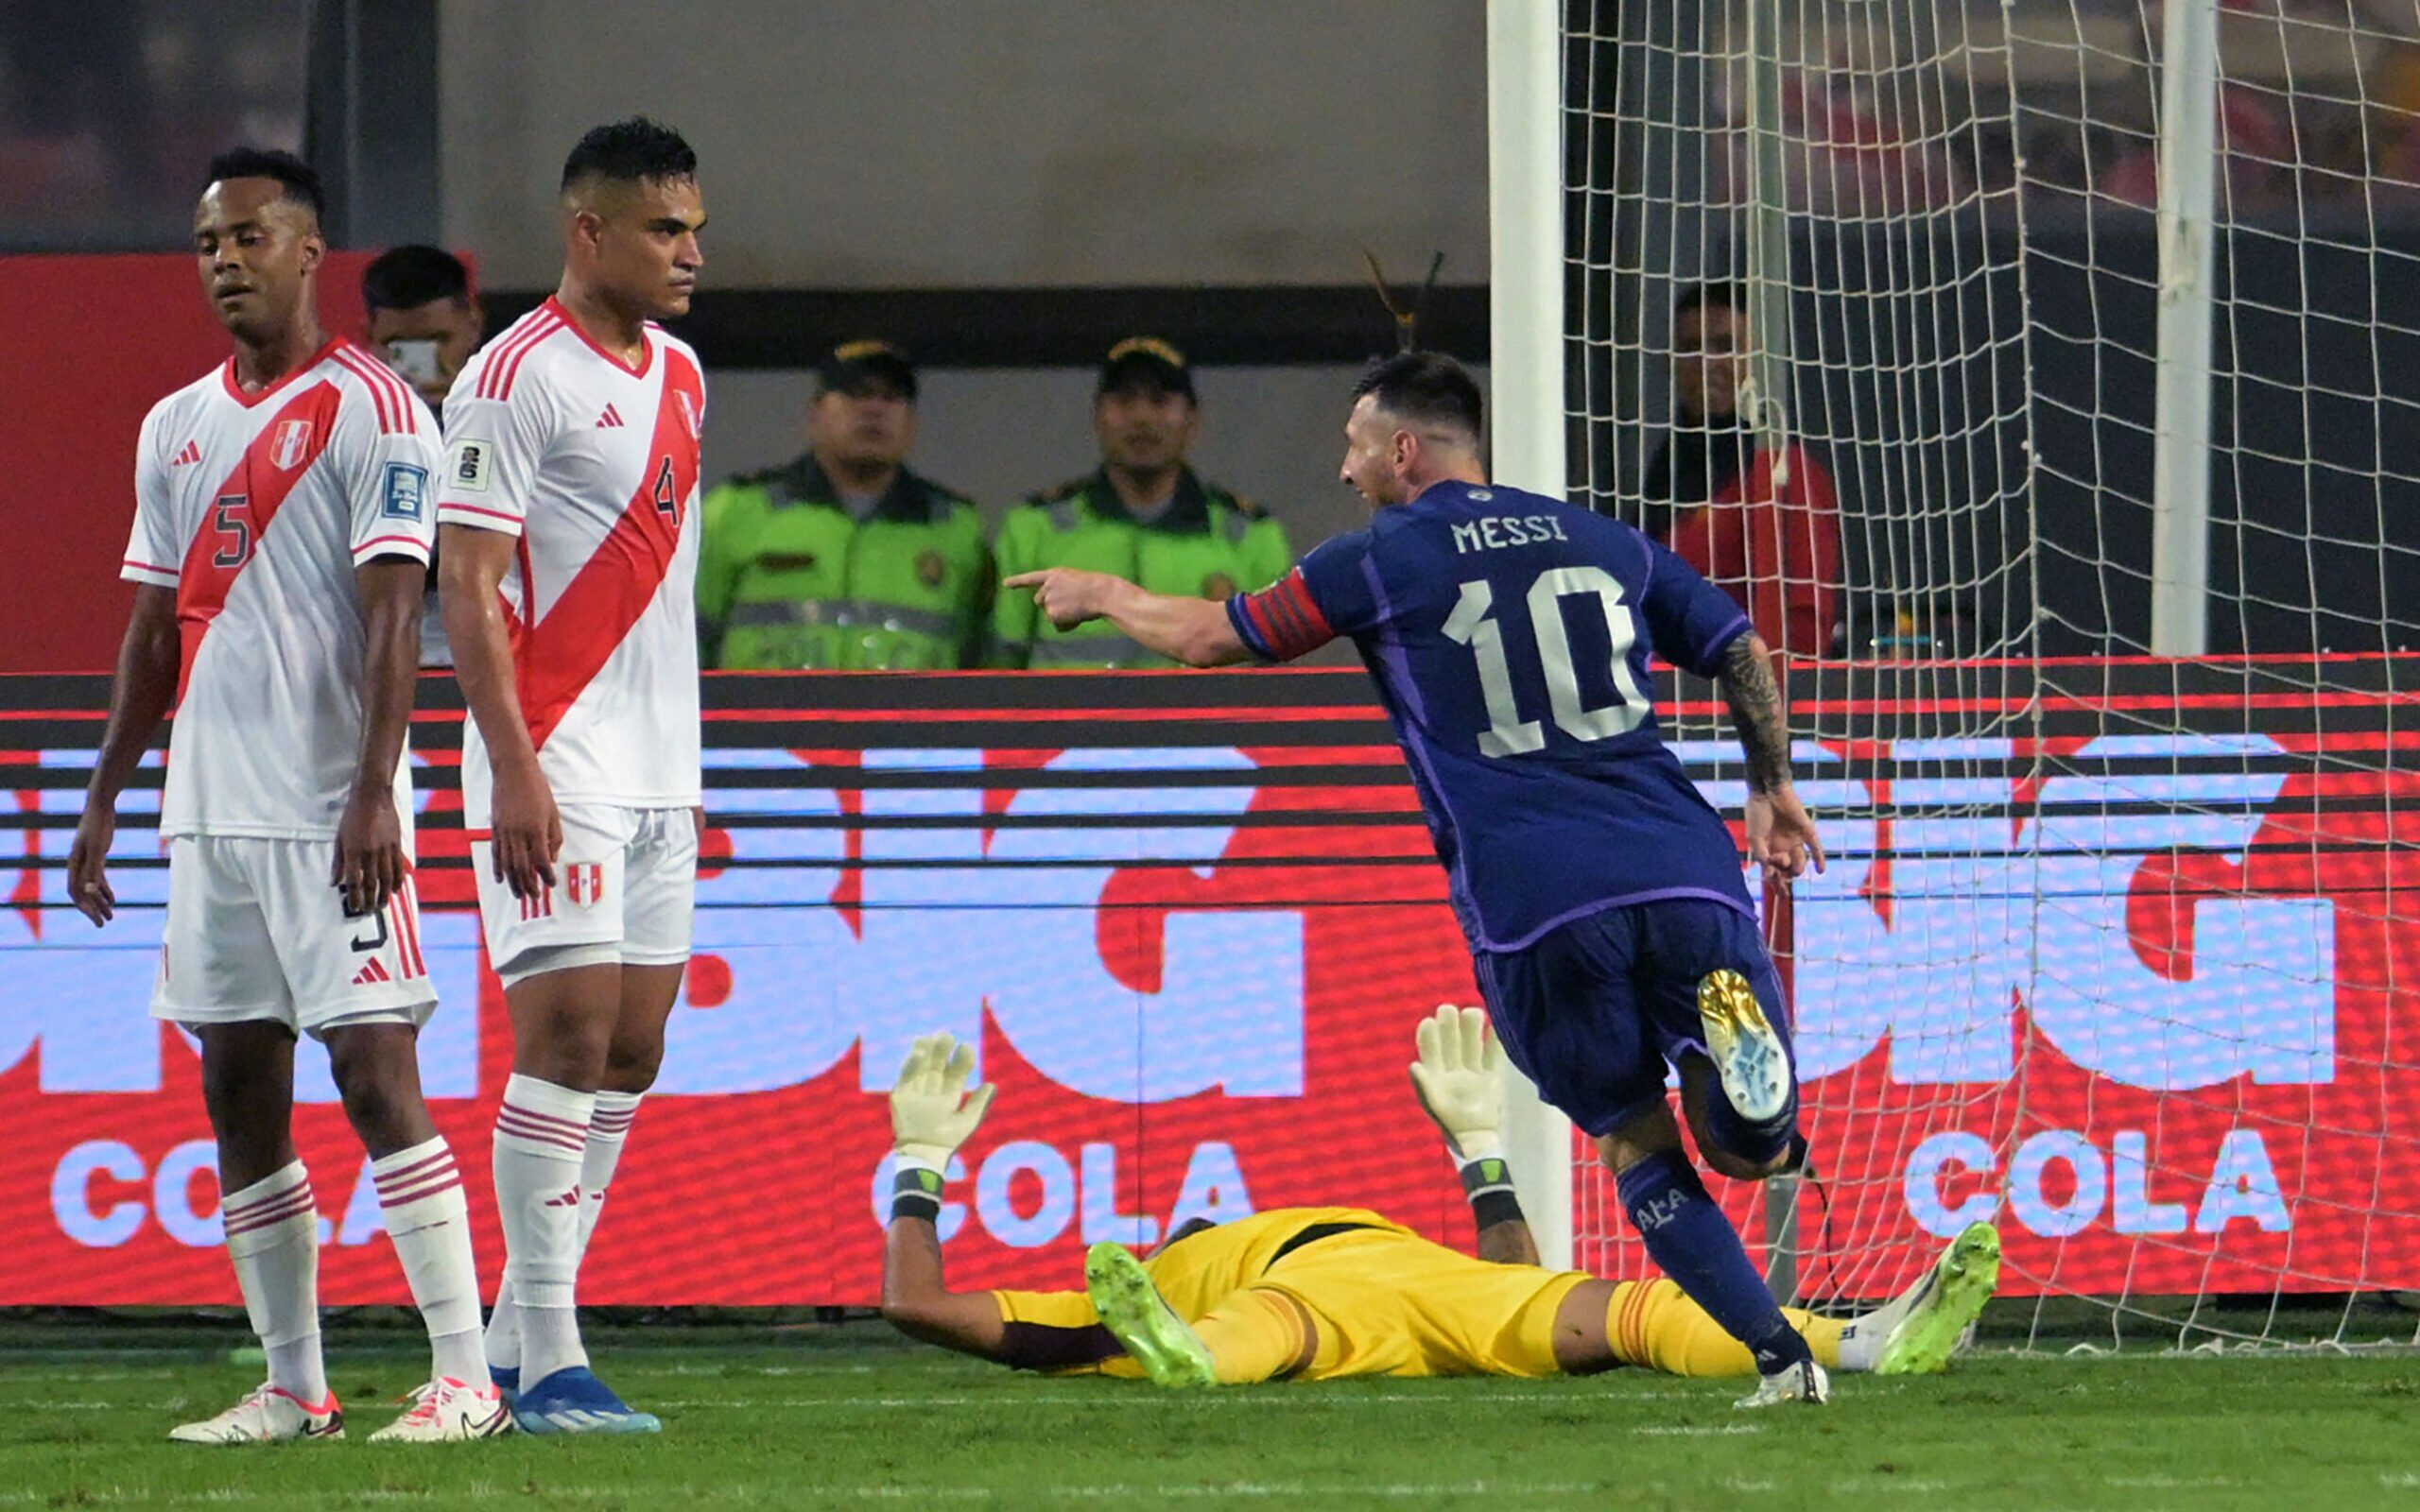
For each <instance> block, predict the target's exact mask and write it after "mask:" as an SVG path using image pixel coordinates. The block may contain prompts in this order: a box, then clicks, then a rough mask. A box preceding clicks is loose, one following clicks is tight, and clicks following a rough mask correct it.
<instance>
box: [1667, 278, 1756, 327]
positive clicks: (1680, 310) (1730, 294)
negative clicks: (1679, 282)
mask: <svg viewBox="0 0 2420 1512" xmlns="http://www.w3.org/2000/svg"><path fill="white" fill-rule="evenodd" d="M1710 304H1711V305H1716V306H1719V307H1720V308H1722V309H1725V310H1729V311H1730V312H1731V313H1732V314H1734V315H1746V314H1747V313H1748V286H1747V285H1746V284H1744V283H1740V282H1739V281H1738V280H1737V279H1728V278H1723V279H1716V280H1714V281H1713V282H1711V283H1696V284H1692V285H1690V286H1689V287H1688V288H1685V289H1683V290H1682V291H1681V297H1680V298H1679V299H1677V300H1674V301H1672V323H1673V324H1674V325H1679V324H1680V323H1681V317H1683V316H1685V315H1697V314H1699V313H1701V312H1703V310H1704V309H1705V307H1706V306H1707V305H1710Z"/></svg>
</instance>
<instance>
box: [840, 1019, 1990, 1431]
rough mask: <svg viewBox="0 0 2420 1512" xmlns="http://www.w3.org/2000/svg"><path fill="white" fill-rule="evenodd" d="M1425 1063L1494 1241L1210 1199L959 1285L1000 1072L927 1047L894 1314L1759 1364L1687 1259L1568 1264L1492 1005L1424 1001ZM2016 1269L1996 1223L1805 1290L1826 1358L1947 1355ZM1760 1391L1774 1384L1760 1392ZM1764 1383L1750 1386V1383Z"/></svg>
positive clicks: (1173, 1359) (960, 1335) (1695, 1364)
mask: <svg viewBox="0 0 2420 1512" xmlns="http://www.w3.org/2000/svg"><path fill="white" fill-rule="evenodd" d="M1418 1045H1421V1059H1418V1062H1416V1064H1413V1067H1410V1079H1413V1086H1416V1089H1418V1093H1421V1106H1423V1108H1426V1110H1427V1115H1430V1120H1435V1125H1438V1130H1440V1132H1444V1142H1447V1144H1449V1146H1452V1152H1455V1159H1457V1161H1460V1166H1461V1188H1464V1193H1466V1195H1469V1197H1471V1210H1474V1217H1477V1219H1478V1256H1481V1258H1477V1261H1474V1258H1471V1256H1464V1253H1460V1251H1449V1248H1444V1246H1440V1244H1430V1241H1427V1239H1421V1236H1418V1234H1413V1231H1410V1229H1406V1227H1401V1224H1394V1222H1389V1219H1384V1217H1379V1214H1374V1212H1367V1210H1360V1207H1275V1210H1268V1212H1256V1214H1252V1217H1246V1219H1236V1222H1229V1224H1213V1222H1207V1219H1198V1222H1193V1224H1185V1227H1184V1229H1179V1231H1176V1234H1171V1236H1168V1239H1167V1244H1162V1246H1159V1248H1157V1251H1154V1253H1152V1258H1150V1261H1137V1258H1135V1256H1132V1251H1128V1248H1125V1246H1118V1244H1097V1246H1092V1253H1089V1258H1086V1263H1084V1280H1086V1289H1084V1292H951V1289H949V1282H946V1280H943V1273H942V1239H939V1231H937V1229H934V1219H937V1214H939V1210H942V1200H939V1185H942V1178H939V1174H942V1171H943V1168H946V1166H949V1157H951V1154H954V1152H956V1149H959V1144H963V1142H965V1140H968V1137H971V1135H973V1132H976V1125H980V1123H982V1113H985V1110H987V1108H990V1103H993V1089H990V1086H985V1089H982V1091H977V1093H976V1096H968V1093H965V1084H968V1076H971V1074H973V1064H976V1057H973V1053H971V1050H968V1047H963V1045H959V1042H956V1040H954V1038H951V1036H946V1033H937V1036H925V1038H922V1040H917V1042H915V1047H912V1050H910V1053H908V1064H903V1067H900V1076H898V1084H895V1086H893V1089H890V1130H893V1135H895V1140H898V1149H895V1152H898V1168H900V1176H898V1183H895V1197H893V1205H890V1236H889V1246H886V1251H883V1316H886V1318H890V1323H893V1326H898V1331H900V1333H905V1335H910V1338H920V1340H925V1343H934V1345H942V1348H949V1349H960V1352H965V1355H980V1357H985V1360H997V1362H999V1365H1011V1366H1019V1369H1046V1372H1086V1374H1089V1372H1098V1374H1111V1377H1150V1379H1152V1382H1157V1383H1162V1386H1213V1383H1241V1382H1278V1379H1289V1382H1334V1379H1340V1377H1478V1374H1494V1377H1551V1374H1570V1377H1581V1374H1595V1372H1599V1369H1612V1366H1616V1365H1638V1366H1648V1369H1660V1372H1668V1374H1677V1377H1752V1374H1757V1365H1755V1360H1752V1357H1750V1352H1747V1345H1742V1343H1737V1340H1736V1338H1730V1335H1728V1333H1723V1328H1720V1326H1716V1321H1713V1318H1708V1316H1706V1314H1703V1312H1702V1309H1699V1306H1697V1304H1694V1301H1689V1299H1686V1297H1682V1292H1680V1287H1677V1284H1672V1282H1668V1280H1652V1282H1612V1280H1599V1278H1592V1275H1585V1273H1578V1270H1547V1267H1542V1265H1539V1263H1537V1246H1534V1244H1531V1239H1530V1224H1527V1222H1525V1219H1522V1212H1520V1202H1517V1200H1515V1197H1513V1180H1510V1171H1508V1168H1505V1161H1503V1142H1500V1135H1498V1130H1500V1127H1503V1123H1500V1113H1503V1108H1500V1091H1498V1089H1500V1067H1503V1050H1498V1047H1495V1042H1494V1040H1491V1038H1488V1033H1486V1014H1481V1011H1478V1009H1452V1006H1443V1009H1438V1011H1435V1016H1433V1019H1427V1021H1423V1023H1421V1033H1418ZM1997 1278H1999V1234H1997V1231H1994V1229H1992V1227H1989V1224H1975V1227H1970V1229H1967V1231H1965V1234H1961V1236H1958V1241H1955V1244H1950V1248H1948V1253H1944V1256H1941V1261H1939V1263H1936V1265H1933V1270H1931V1273H1927V1275H1924V1280H1919V1282H1917V1284H1914V1287H1910V1289H1907V1292H1902V1295H1900V1297H1897V1299H1893V1301H1890V1304H1888V1306H1880V1309H1876V1312H1871V1314H1861V1316H1857V1318H1820V1316H1812V1314H1801V1312H1796V1309H1793V1312H1790V1323H1796V1326H1798V1328H1801V1331H1803V1333H1806V1338H1807V1343H1810V1345H1812V1348H1815V1360H1818V1362H1820V1365H1824V1366H1827V1369H1846V1372H1878V1374H1924V1372H1936V1369H1944V1366H1945V1365H1948V1360H1950V1355H1953V1352H1955V1349H1958V1345H1961V1343H1962V1340H1965V1331H1967V1326H1970V1323H1972V1321H1975V1314H1979V1312H1982V1304H1984V1301H1987V1299H1989V1297H1992V1284H1994V1282H1997ZM1750 1400H1755V1399H1750ZM1742 1405H1747V1403H1742Z"/></svg>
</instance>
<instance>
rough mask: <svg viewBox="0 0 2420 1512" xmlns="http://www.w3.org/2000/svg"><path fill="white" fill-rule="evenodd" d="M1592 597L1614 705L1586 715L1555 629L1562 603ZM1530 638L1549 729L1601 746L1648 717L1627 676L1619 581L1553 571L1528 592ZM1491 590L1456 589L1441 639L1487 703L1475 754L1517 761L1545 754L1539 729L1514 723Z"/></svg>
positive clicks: (1627, 630)
mask: <svg viewBox="0 0 2420 1512" xmlns="http://www.w3.org/2000/svg"><path fill="white" fill-rule="evenodd" d="M1582 594H1588V595H1592V596H1593V597H1594V598H1595V599H1596V602H1597V605H1598V607H1599V609H1600V610H1603V612H1604V616H1605V634H1606V638H1607V639H1608V640H1609V641H1610V642H1611V643H1612V646H1613V666H1612V668H1611V671H1612V675H1613V682H1614V699H1613V701H1612V702H1611V703H1606V704H1600V705H1599V706H1597V707H1596V708H1593V709H1592V708H1590V707H1588V706H1587V705H1586V704H1585V703H1583V702H1582V698H1581V694H1580V674H1579V671H1578V669H1576V668H1575V667H1573V665H1572V664H1571V637H1570V635H1569V634H1568V633H1567V632H1566V631H1565V630H1564V624H1563V601H1564V599H1566V598H1573V597H1578V596H1580V595H1582ZM1528 596H1529V606H1530V634H1531V635H1532V637H1533V638H1534V639H1535V640H1536V642H1537V647H1538V670H1539V671H1540V672H1541V673H1542V674H1543V675H1544V677H1545V679H1546V684H1547V708H1548V710H1549V712H1550V713H1552V714H1553V715H1554V722H1555V728H1557V729H1559V730H1562V731H1563V732H1564V734H1566V735H1569V736H1570V737H1571V738H1572V739H1574V740H1609V739H1611V738H1612V737H1614V736H1616V735H1626V734H1628V733H1630V732H1631V731H1632V730H1636V729H1637V728H1638V727H1639V724H1640V722H1641V721H1643V720H1644V719H1646V717H1647V716H1648V714H1649V713H1651V712H1652V711H1653V709H1654V707H1655V706H1654V703H1653V701H1652V700H1651V699H1650V698H1649V697H1648V696H1647V695H1646V694H1645V693H1644V692H1642V691H1640V689H1639V686H1638V678H1637V675H1636V674H1634V672H1632V671H1631V665H1630V651H1631V646H1632V645H1633V644H1635V643H1636V641H1637V639H1638V636H1637V632H1636V630H1635V629H1634V627H1633V626H1632V624H1631V617H1630V613H1629V611H1628V610H1627V609H1626V608H1625V607H1624V605H1623V603H1622V585H1621V580H1620V579H1619V578H1617V577H1616V576H1614V575H1613V574H1611V573H1609V572H1606V571H1605V570H1604V569H1603V568H1601V567H1556V568H1552V569H1550V570H1548V571H1547V572H1543V573H1540V574H1539V575H1538V576H1537V578H1536V580H1535V581H1533V582H1531V583H1530V592H1529V595H1528ZM1444 630H1445V638H1446V639H1447V640H1450V641H1453V642H1456V643H1457V644H1462V645H1467V646H1469V647H1470V648H1471V654H1472V655H1473V656H1474V657H1475V658H1477V659H1478V687H1479V693H1480V695H1481V696H1483V697H1484V698H1485V699H1486V700H1487V720H1488V728H1487V729H1485V730H1481V731H1479V737H1478V748H1479V753H1480V754H1481V755H1485V756H1521V755H1526V754H1528V753H1529V752H1530V751H1535V750H1543V749H1545V748H1546V743H1547V735H1546V729H1545V727H1544V726H1543V725H1541V724H1540V723H1539V722H1538V721H1537V720H1535V719H1524V718H1522V717H1521V705H1520V701H1519V700H1518V699H1517V698H1515V697H1514V696H1513V665H1512V662H1511V660H1510V659H1509V658H1508V657H1507V656H1506V654H1505V650H1504V627H1503V626H1501V625H1499V624H1497V623H1496V621H1495V586H1494V585H1493V584H1491V583H1489V582H1488V581H1487V579H1485V578H1483V577H1482V578H1478V579H1477V580H1475V581H1472V582H1467V583H1464V584H1463V585H1462V593H1461V600H1460V601H1459V602H1457V603H1456V604H1455V605H1454V612H1453V613H1451V614H1449V615H1447V616H1446V617H1445V625H1444Z"/></svg>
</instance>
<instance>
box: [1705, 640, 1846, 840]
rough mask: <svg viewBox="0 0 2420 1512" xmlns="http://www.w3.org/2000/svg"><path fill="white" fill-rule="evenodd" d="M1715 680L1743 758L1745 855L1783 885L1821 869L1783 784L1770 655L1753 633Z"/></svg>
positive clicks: (1808, 824) (1783, 733)
mask: <svg viewBox="0 0 2420 1512" xmlns="http://www.w3.org/2000/svg"><path fill="white" fill-rule="evenodd" d="M1715 680H1716V681H1717V682H1718V683H1719V684H1720V686H1721V688H1722V697H1723V701H1724V702H1725V703H1727V704H1729V705H1730V706H1731V727H1732V729H1733V730H1737V732H1738V735H1739V745H1740V747H1741V748H1742V749H1743V750H1745V751H1746V752H1747V757H1748V854H1749V857H1750V859H1752V860H1754V861H1755V863H1756V864H1757V865H1759V866H1761V867H1763V868H1765V872H1766V874H1767V875H1768V876H1771V877H1772V878H1774V879H1775V880H1778V881H1787V880H1788V879H1789V878H1792V877H1796V876H1798V875H1800V874H1801V873H1803V872H1805V871H1806V868H1807V865H1808V863H1809V862H1810V861H1811V862H1812V863H1813V865H1814V868H1815V869H1816V870H1818V871H1821V870H1823V869H1824V842H1823V841H1822V839H1821V838H1820V837H1818V836H1817V834H1816V833H1815V821H1814V820H1813V819H1812V818H1810V817H1808V816H1807V813H1806V806H1805V805H1804V804H1802V803H1800V802H1799V801H1798V790H1797V789H1796V788H1795V787H1794V786H1792V785H1791V783H1790V780H1789V725H1788V723H1787V722H1786V721H1785V719H1784V717H1783V713H1782V702H1781V685H1780V684H1779V683H1777V682H1775V681H1774V680H1773V669H1772V650H1771V649H1770V648H1769V647H1767V646H1766V644H1765V639H1764V637H1763V636H1761V635H1758V634H1756V633H1755V631H1754V630H1751V631H1749V632H1748V633H1747V634H1745V635H1742V636H1740V637H1739V638H1738V639H1737V640H1736V641H1734V642H1732V643H1731V646H1730V649H1728V650H1726V651H1725V652H1723V654H1722V670H1721V671H1720V672H1719V673H1717V674H1716V676H1715Z"/></svg>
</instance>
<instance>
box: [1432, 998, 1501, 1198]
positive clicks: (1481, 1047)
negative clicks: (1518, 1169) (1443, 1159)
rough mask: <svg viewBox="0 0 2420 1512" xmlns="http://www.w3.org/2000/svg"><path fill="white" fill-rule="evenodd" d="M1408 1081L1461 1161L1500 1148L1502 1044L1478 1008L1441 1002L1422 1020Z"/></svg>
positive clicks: (1489, 1154) (1497, 1155)
mask: <svg viewBox="0 0 2420 1512" xmlns="http://www.w3.org/2000/svg"><path fill="white" fill-rule="evenodd" d="M1416 1038H1417V1040H1418V1042H1419V1045H1420V1058H1419V1059H1418V1060H1415V1061H1413V1062H1412V1064H1411V1085H1412V1088H1413V1090H1414V1091H1417V1092H1418V1093H1419V1094H1420V1107H1421V1109H1422V1111H1424V1112H1426V1114H1427V1115H1428V1118H1429V1121H1430V1122H1431V1123H1433V1124H1435V1125H1437V1128H1438V1131H1439V1132H1440V1133H1442V1134H1443V1135H1444V1136H1445V1143H1446V1144H1447V1145H1449V1146H1451V1147H1452V1149H1453V1152H1454V1159H1455V1160H1457V1161H1458V1162H1460V1163H1461V1164H1463V1165H1468V1164H1469V1163H1471V1162H1472V1161H1474V1160H1485V1159H1488V1158H1491V1157H1493V1158H1497V1159H1500V1158H1502V1156H1503V1154H1504V1047H1503V1045H1501V1044H1500V1043H1498V1042H1497V1041H1496V1040H1495V1037H1494V1036H1492V1035H1490V1034H1489V1033H1488V1032H1487V1014H1486V1012H1485V1011H1484V1010H1482V1009H1479V1008H1458V1007H1455V1006H1454V1005H1452V1004H1450V1003H1447V1004H1441V1005H1439V1006H1438V1009H1437V1011H1436V1012H1435V1013H1434V1014H1431V1015H1430V1016H1429V1017H1427V1018H1426V1019H1423V1020H1422V1021H1421V1022H1420V1031H1419V1034H1418V1035H1417V1037H1416Z"/></svg>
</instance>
